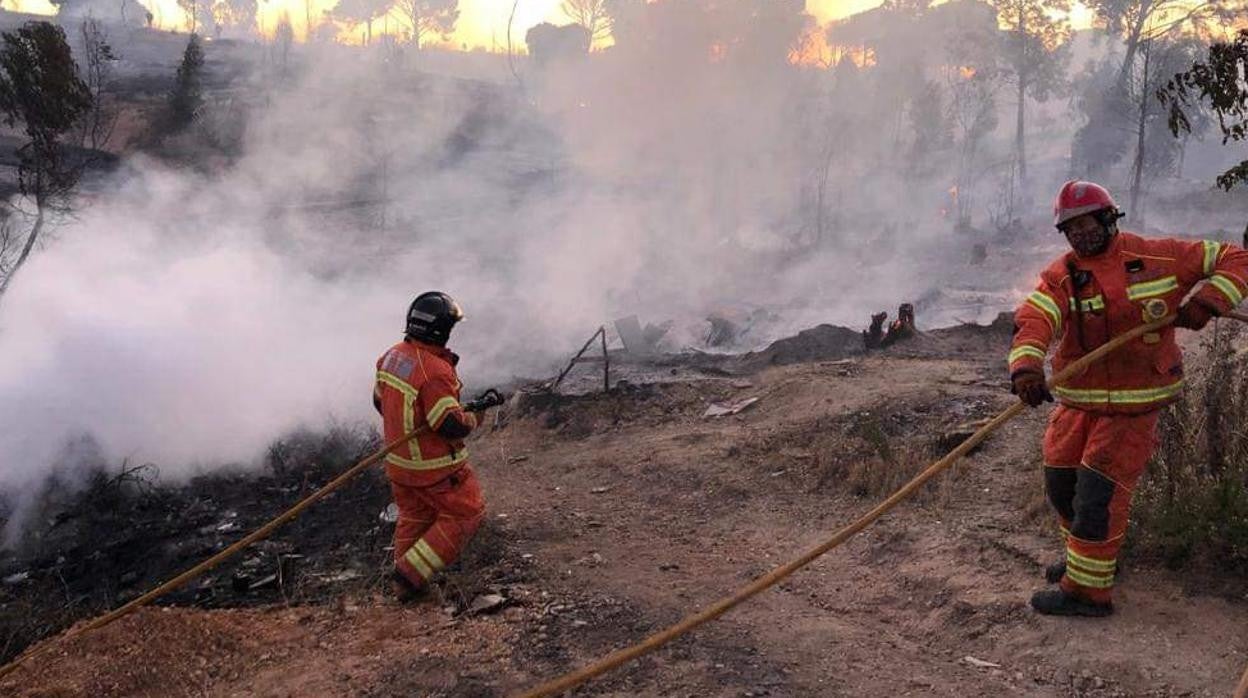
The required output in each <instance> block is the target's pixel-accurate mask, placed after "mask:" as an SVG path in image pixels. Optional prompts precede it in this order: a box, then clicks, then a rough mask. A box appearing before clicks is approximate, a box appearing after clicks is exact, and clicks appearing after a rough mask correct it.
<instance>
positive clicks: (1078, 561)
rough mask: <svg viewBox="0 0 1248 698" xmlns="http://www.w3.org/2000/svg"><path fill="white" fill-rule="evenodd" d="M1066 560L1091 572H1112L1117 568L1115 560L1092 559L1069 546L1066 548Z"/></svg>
mask: <svg viewBox="0 0 1248 698" xmlns="http://www.w3.org/2000/svg"><path fill="white" fill-rule="evenodd" d="M1066 561H1067V562H1069V563H1070V564H1072V565H1079V566H1080V567H1082V568H1083V569H1085V570H1087V571H1088V572H1091V573H1097V572H1102V573H1105V572H1108V573H1110V574H1113V572H1114V570H1116V569H1118V561H1117V560H1093V559H1092V558H1090V557H1084V556H1082V555H1080V554H1079V553H1077V552H1075V551H1073V550H1070V549H1069V548H1067V550H1066Z"/></svg>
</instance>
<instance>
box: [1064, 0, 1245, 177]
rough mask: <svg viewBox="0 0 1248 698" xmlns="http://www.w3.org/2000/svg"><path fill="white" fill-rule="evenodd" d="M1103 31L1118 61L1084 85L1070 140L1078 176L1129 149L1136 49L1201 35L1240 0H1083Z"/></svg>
mask: <svg viewBox="0 0 1248 698" xmlns="http://www.w3.org/2000/svg"><path fill="white" fill-rule="evenodd" d="M1086 4H1087V5H1088V7H1090V8H1091V9H1092V10H1093V12H1094V13H1095V15H1096V18H1097V21H1098V23H1099V24H1100V26H1101V27H1102V28H1103V29H1104V30H1105V32H1106V33H1107V34H1108V35H1109V36H1110V37H1113V38H1115V39H1118V40H1121V41H1122V43H1123V48H1124V51H1123V54H1122V60H1121V63H1118V64H1117V67H1116V68H1115V69H1113V71H1112V77H1110V76H1109V75H1103V76H1101V77H1100V79H1099V80H1098V81H1097V84H1095V85H1092V86H1090V88H1091V89H1090V90H1089V93H1088V95H1087V97H1086V99H1085V103H1084V104H1083V105H1082V106H1083V111H1084V113H1085V115H1086V117H1087V120H1088V121H1087V124H1085V125H1084V126H1083V127H1082V128H1080V130H1079V132H1078V134H1077V135H1076V137H1075V140H1074V141H1073V142H1072V153H1071V162H1072V163H1073V164H1074V165H1075V167H1076V169H1078V170H1079V171H1080V174H1081V175H1084V176H1089V177H1103V176H1104V175H1105V173H1106V170H1107V169H1108V168H1109V167H1110V166H1112V165H1114V164H1116V163H1117V162H1119V160H1121V158H1122V157H1123V156H1124V155H1125V154H1126V153H1127V152H1128V151H1129V147H1128V144H1127V141H1128V139H1129V138H1130V136H1131V135H1133V134H1134V133H1135V132H1136V131H1137V124H1136V118H1135V117H1136V114H1135V112H1136V109H1135V107H1138V103H1137V102H1136V101H1135V100H1134V99H1133V98H1132V95H1131V89H1132V86H1131V82H1132V80H1133V75H1134V73H1136V72H1138V71H1139V70H1140V69H1141V68H1140V66H1141V64H1142V60H1141V57H1140V55H1139V54H1140V51H1141V49H1142V47H1143V46H1144V45H1145V44H1146V43H1147V42H1149V41H1151V40H1152V39H1157V38H1160V37H1162V36H1164V35H1166V34H1168V33H1170V32H1174V31H1185V32H1190V31H1192V30H1195V32H1196V33H1198V34H1207V32H1209V31H1211V30H1213V29H1215V28H1216V27H1217V26H1218V25H1220V24H1222V23H1225V22H1229V21H1232V20H1233V19H1234V18H1235V12H1236V10H1237V8H1238V9H1240V11H1242V7H1243V5H1244V2H1243V0H1088V1H1087V3H1086Z"/></svg>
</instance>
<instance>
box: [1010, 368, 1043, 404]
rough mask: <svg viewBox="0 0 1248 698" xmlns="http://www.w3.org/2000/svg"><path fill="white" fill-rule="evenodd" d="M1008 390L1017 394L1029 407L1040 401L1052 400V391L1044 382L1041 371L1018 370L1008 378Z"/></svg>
mask: <svg viewBox="0 0 1248 698" xmlns="http://www.w3.org/2000/svg"><path fill="white" fill-rule="evenodd" d="M1010 382H1011V384H1012V386H1011V390H1010V392H1012V393H1014V394H1015V395H1017V396H1018V399H1020V400H1022V401H1023V402H1024V403H1026V404H1027V405H1028V406H1029V407H1039V406H1040V403H1042V402H1053V393H1050V392H1049V387H1048V386H1047V385H1045V384H1044V373H1043V372H1042V371H1019V372H1018V373H1015V374H1014V377H1013V378H1011V379H1010Z"/></svg>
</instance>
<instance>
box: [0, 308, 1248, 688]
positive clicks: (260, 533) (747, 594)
mask: <svg viewBox="0 0 1248 698" xmlns="http://www.w3.org/2000/svg"><path fill="white" fill-rule="evenodd" d="M1227 316H1228V317H1232V318H1234V319H1236V320H1241V321H1244V322H1248V315H1243V314H1240V313H1228V314H1227ZM1175 317H1176V316H1174V315H1168V316H1166V317H1164V318H1162V319H1160V320H1157V321H1155V322H1152V323H1149V324H1147V325H1143V326H1140V327H1137V328H1135V329H1133V330H1131V331H1130V332H1127V333H1125V334H1123V335H1122V336H1120V337H1115V338H1114V339H1112V340H1110V341H1109V342H1108V343H1106V344H1104V345H1103V346H1101V347H1098V348H1097V349H1095V350H1094V351H1092V352H1090V353H1089V354H1087V355H1086V356H1084V357H1082V358H1080V359H1079V360H1077V361H1075V362H1073V363H1071V364H1070V365H1069V366H1067V367H1066V368H1065V369H1063V370H1062V371H1060V372H1058V373H1057V374H1056V375H1054V376H1053V377H1052V378H1050V379H1049V382H1048V383H1049V387H1050V388H1052V387H1054V386H1056V385H1058V384H1060V383H1062V382H1065V381H1066V380H1068V379H1070V378H1071V377H1073V376H1075V375H1078V374H1079V373H1082V372H1083V371H1084V370H1086V369H1087V368H1088V367H1089V366H1090V365H1092V364H1093V363H1094V362H1096V361H1099V360H1100V359H1101V358H1103V357H1104V356H1105V355H1106V354H1109V353H1110V352H1113V351H1114V350H1116V349H1118V348H1119V347H1121V346H1123V345H1124V344H1126V343H1127V342H1130V341H1131V340H1133V339H1135V338H1137V337H1140V336H1142V335H1144V334H1147V333H1149V332H1153V331H1155V330H1158V329H1160V328H1162V327H1165V326H1166V325H1168V324H1170V323H1171V322H1173V321H1174V319H1175ZM1023 407H1024V405H1023V403H1022V402H1021V401H1020V402H1017V403H1014V404H1013V405H1011V406H1010V407H1009V408H1007V409H1006V410H1005V411H1003V412H1001V414H999V415H997V416H996V417H994V418H993V419H992V420H991V421H990V422H988V423H987V424H986V425H984V426H983V427H981V428H980V429H979V430H978V431H976V432H975V433H974V434H972V435H971V436H970V438H968V439H967V440H966V441H963V442H962V443H961V444H959V445H958V446H957V448H955V449H953V450H952V451H950V452H949V454H948V455H946V456H945V457H944V458H941V459H940V460H938V461H936V462H935V463H933V464H932V465H930V466H928V467H927V469H926V470H924V471H923V472H921V473H919V474H918V475H917V476H915V478H914V479H913V480H911V481H910V482H908V483H906V484H905V485H904V486H902V488H901V489H899V490H897V491H896V492H895V493H893V494H892V496H890V497H889V498H888V499H886V500H884V501H883V502H881V503H880V504H879V505H877V506H876V507H875V508H874V509H872V510H871V511H869V512H867V513H866V514H864V515H863V516H862V517H861V518H859V519H858V520H857V521H854V522H853V523H851V524H850V525H848V526H846V527H844V528H842V529H841V530H840V531H837V533H836V534H835V535H833V536H832V537H831V538H829V539H828V540H827V541H825V542H823V543H821V544H819V545H817V546H815V547H814V548H811V549H810V550H808V551H807V552H806V553H804V554H802V555H801V556H800V557H798V558H797V559H795V560H793V561H792V562H789V563H788V564H785V565H782V566H780V567H777V568H776V569H774V570H772V571H771V572H770V573H768V574H767V575H765V576H763V577H760V578H758V579H757V580H755V581H754V582H753V583H751V584H749V585H748V586H746V587H744V588H742V589H740V590H739V591H737V592H736V593H735V594H733V595H732V596H730V597H727V598H725V599H722V600H720V601H718V602H716V603H715V604H713V605H711V606H710V607H708V608H706V609H705V610H703V611H701V612H699V613H696V614H694V615H691V616H687V617H686V618H685V619H684V620H682V621H680V622H679V623H677V624H676V625H673V626H671V627H670V628H668V629H666V630H663V631H661V632H658V633H655V634H654V635H651V636H650V637H648V638H646V639H645V640H643V641H642V642H640V643H638V644H636V645H633V646H631V647H627V648H624V649H622V650H618V651H616V652H614V653H612V654H610V655H607V656H606V657H604V658H602V659H601V660H599V661H597V662H595V663H594V664H591V665H590V666H587V667H585V668H583V669H580V670H578V671H575V672H572V673H570V674H566V675H564V676H562V677H560V678H557V679H554V680H552V681H550V682H547V683H545V684H542V685H540V686H538V687H536V688H534V689H532V690H530V691H528V692H527V693H524V694H523V698H534V697H537V696H550V695H554V694H557V693H561V692H563V691H567V690H570V689H572V688H575V687H577V686H579V685H581V684H583V683H585V682H586V681H589V680H590V679H592V678H594V677H596V676H599V675H601V674H604V673H606V672H608V671H610V670H612V669H615V668H617V667H619V666H621V665H622V664H625V663H627V662H629V661H631V660H633V659H636V658H637V657H640V656H642V655H645V654H648V653H650V652H653V651H654V650H656V649H658V648H659V647H662V646H663V645H665V644H667V643H668V642H671V641H672V640H675V639H676V638H678V637H680V636H682V635H684V634H686V633H688V632H689V631H691V630H693V629H694V628H697V627H698V626H700V625H703V624H705V623H708V622H710V621H712V620H714V619H715V618H718V617H719V616H721V615H723V614H724V613H727V612H728V611H729V610H731V609H732V608H734V607H736V606H737V605H739V604H741V603H742V602H744V601H746V600H747V599H749V598H751V597H753V596H755V595H756V594H758V593H760V592H762V591H764V590H766V589H768V588H770V587H772V586H774V585H776V584H777V583H779V582H780V581H781V580H783V579H785V578H786V577H788V576H789V575H791V574H793V573H794V572H796V571H797V570H799V569H801V568H802V567H805V566H806V565H808V564H810V563H811V562H812V561H814V560H815V559H816V558H818V557H820V556H822V555H823V554H824V553H826V552H828V551H829V550H831V549H833V548H835V547H837V546H839V545H840V544H841V543H844V542H845V541H846V540H848V539H850V538H851V537H853V536H854V535H855V534H857V533H858V532H860V531H862V530H863V529H865V528H866V527H867V526H869V525H871V524H872V523H874V522H875V520H876V519H879V518H880V517H881V516H883V515H884V514H885V513H887V512H888V511H889V510H891V509H892V508H893V507H895V506H897V505H898V504H900V503H901V502H902V501H904V500H905V499H907V498H909V497H910V496H911V495H913V494H914V493H915V491H916V490H918V489H919V488H920V487H922V486H923V485H924V484H925V483H927V481H929V480H931V479H932V478H933V477H935V476H936V475H938V474H940V473H941V472H943V471H944V470H946V469H948V468H949V466H951V465H953V464H954V463H955V462H957V461H958V459H960V458H961V457H962V456H964V455H966V454H967V453H969V452H970V451H971V450H972V449H973V448H975V447H976V446H978V445H979V444H980V443H982V442H983V441H984V439H986V438H988V436H989V435H990V434H992V433H993V432H994V431H996V430H997V429H998V428H1000V427H1001V425H1002V424H1005V423H1006V422H1008V421H1009V420H1011V419H1013V418H1014V417H1016V416H1017V415H1018V414H1019V413H1021V412H1022V411H1023ZM423 430H424V427H423V426H421V427H417V428H416V429H414V430H413V431H411V432H409V433H408V434H405V435H404V436H402V437H400V438H398V439H395V440H394V441H392V442H390V443H389V444H386V445H385V447H384V448H382V449H381V450H380V451H378V452H376V453H374V454H373V455H371V456H369V457H368V458H365V459H364V460H362V461H360V462H359V463H356V464H355V465H353V466H352V467H351V468H349V469H348V470H346V471H344V472H343V473H342V474H341V475H339V476H338V477H336V478H334V479H333V480H332V481H330V482H329V483H328V484H326V485H325V486H324V487H322V488H321V489H319V490H317V491H316V492H314V493H312V494H311V495H309V496H308V497H307V498H305V499H303V500H302V501H300V502H299V503H298V504H296V505H295V506H293V507H291V508H290V509H288V510H287V511H286V512H285V513H283V514H281V515H280V516H278V517H277V518H275V519H273V520H272V521H270V522H269V523H267V524H265V525H264V526H261V527H260V528H258V529H256V530H255V531H253V532H252V533H251V534H249V535H247V536H246V537H245V538H242V539H241V540H239V541H238V542H236V543H234V544H233V545H230V546H229V547H227V548H225V549H224V550H222V551H221V552H219V553H217V554H216V555H213V556H212V557H210V558H208V559H207V560H204V561H203V562H201V563H199V564H198V565H196V566H194V567H192V568H191V569H189V570H187V571H185V572H183V573H182V574H180V575H178V576H177V577H174V578H173V579H171V580H169V581H167V582H165V583H164V584H161V585H160V586H158V587H156V588H155V589H152V590H151V591H149V592H147V593H146V594H143V595H142V596H140V597H138V598H136V599H134V600H133V601H130V602H129V603H127V604H125V605H124V606H122V607H120V608H118V609H116V610H114V611H111V612H109V613H107V614H105V615H103V616H100V617H98V618H96V619H95V620H93V621H90V622H89V623H87V624H86V625H83V626H80V627H79V628H78V629H76V630H71V631H69V632H68V633H66V634H65V637H64V638H63V639H65V640H68V639H72V638H75V637H78V636H80V635H83V634H86V633H88V632H90V631H92V630H97V629H99V628H102V627H104V626H106V625H109V624H110V623H112V622H114V621H116V620H119V619H121V618H124V617H125V616H127V615H129V614H130V613H132V612H134V611H135V610H137V609H139V608H141V607H143V606H146V605H147V604H149V603H151V602H152V601H155V600H156V599H158V598H160V597H161V596H164V595H165V594H167V593H169V592H171V591H173V590H175V589H178V588H180V587H182V586H184V585H185V584H186V583H187V582H189V581H191V580H192V579H194V578H196V577H198V576H199V575H201V574H203V573H204V572H207V571H208V570H210V569H213V568H214V567H216V566H218V565H220V564H221V563H222V562H224V561H225V560H227V559H229V558H231V557H233V556H234V555H236V554H238V553H239V552H240V551H242V550H243V549H244V548H246V547H247V546H249V545H251V544H252V543H255V542H256V541H258V540H261V539H263V538H265V537H267V536H268V535H269V534H271V533H272V532H273V531H274V530H276V529H277V528H278V527H280V526H282V525H283V524H285V523H287V522H289V521H290V520H292V519H294V518H295V517H297V516H299V515H300V514H302V513H303V512H304V510H306V509H307V508H308V507H310V506H311V505H312V504H315V503H316V502H317V501H319V500H321V499H324V498H325V497H326V496H327V495H329V494H330V493H331V492H334V491H335V490H337V489H339V488H341V487H342V486H343V485H345V484H346V483H347V482H348V481H349V480H351V479H352V478H353V477H355V476H356V475H358V474H359V473H360V472H362V471H364V470H365V469H367V468H368V467H370V466H372V465H373V464H375V463H377V462H378V461H380V460H381V459H382V458H384V457H385V456H386V455H387V454H389V453H390V452H391V451H393V450H394V449H396V448H398V447H399V446H401V445H402V444H404V443H406V442H408V441H410V440H412V439H413V438H415V437H416V436H417V435H418V434H419V433H420V432H421V431H423ZM51 648H52V643H51V642H48V643H45V644H43V645H41V646H40V647H39V648H37V649H35V650H32V651H29V652H27V653H25V654H23V655H21V656H19V657H18V658H16V659H14V660H13V661H12V662H10V663H9V664H7V665H5V666H4V667H0V678H4V677H5V676H8V675H9V674H11V673H12V672H14V671H16V670H17V669H18V668H19V667H21V666H22V665H23V664H24V663H26V662H28V661H30V660H31V659H34V658H36V657H39V656H42V655H44V654H46V653H48V652H49V651H50V650H51ZM1235 698H1248V672H1245V673H1244V677H1243V679H1242V680H1241V681H1240V685H1239V688H1238V689H1237V690H1236V693H1235Z"/></svg>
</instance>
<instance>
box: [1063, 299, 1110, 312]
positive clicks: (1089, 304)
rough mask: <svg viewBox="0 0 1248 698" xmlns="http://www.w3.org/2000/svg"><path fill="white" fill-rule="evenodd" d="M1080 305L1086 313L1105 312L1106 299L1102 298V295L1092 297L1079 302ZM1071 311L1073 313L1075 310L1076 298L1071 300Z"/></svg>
mask: <svg viewBox="0 0 1248 698" xmlns="http://www.w3.org/2000/svg"><path fill="white" fill-rule="evenodd" d="M1079 305H1082V306H1083V310H1084V312H1090V311H1093V310H1104V309H1105V299H1104V298H1102V297H1101V296H1100V295H1096V296H1092V297H1091V298H1084V299H1083V300H1081V301H1079ZM1070 309H1071V310H1072V311H1073V310H1075V299H1074V298H1071V299H1070Z"/></svg>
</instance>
